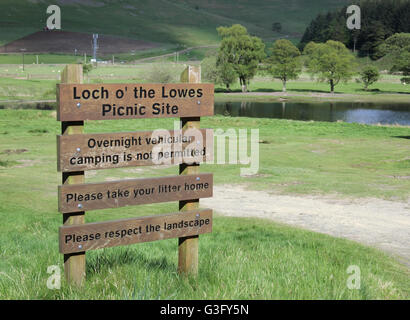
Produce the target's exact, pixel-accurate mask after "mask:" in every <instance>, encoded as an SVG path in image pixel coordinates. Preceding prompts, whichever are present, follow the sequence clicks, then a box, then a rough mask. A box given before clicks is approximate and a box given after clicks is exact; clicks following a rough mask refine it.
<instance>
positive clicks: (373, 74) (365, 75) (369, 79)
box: [360, 65, 380, 90]
mask: <svg viewBox="0 0 410 320" xmlns="http://www.w3.org/2000/svg"><path fill="white" fill-rule="evenodd" d="M379 78H380V73H379V69H377V68H376V67H375V66H371V65H368V66H365V67H364V68H363V70H362V71H361V72H360V81H361V82H362V83H363V84H364V89H365V90H367V88H368V87H369V86H371V85H372V84H374V83H376V82H377V81H378V80H379Z"/></svg>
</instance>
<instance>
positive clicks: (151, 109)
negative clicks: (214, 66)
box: [57, 83, 214, 121]
mask: <svg viewBox="0 0 410 320" xmlns="http://www.w3.org/2000/svg"><path fill="white" fill-rule="evenodd" d="M57 103H58V108H57V120H59V121H80V120H111V119H138V118H169V117H200V116H212V115H213V114H214V85H213V84H184V83H178V84H57Z"/></svg>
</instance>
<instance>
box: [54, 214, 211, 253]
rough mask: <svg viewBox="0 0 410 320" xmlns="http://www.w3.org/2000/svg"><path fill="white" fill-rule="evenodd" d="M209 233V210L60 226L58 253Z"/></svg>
mask: <svg viewBox="0 0 410 320" xmlns="http://www.w3.org/2000/svg"><path fill="white" fill-rule="evenodd" d="M210 232H212V210H210V209H203V210H194V211H187V212H184V213H172V214H167V215H159V216H151V217H142V218H132V219H121V220H115V221H106V222H95V223H87V224H84V225H73V226H62V227H60V229H59V239H60V252H61V253H75V252H83V251H88V250H94V249H100V248H107V247H114V246H121V245H129V244H134V243H140V242H148V241H156V240H163V239H170V238H178V237H182V236H184V237H185V236H192V235H198V234H204V233H210Z"/></svg>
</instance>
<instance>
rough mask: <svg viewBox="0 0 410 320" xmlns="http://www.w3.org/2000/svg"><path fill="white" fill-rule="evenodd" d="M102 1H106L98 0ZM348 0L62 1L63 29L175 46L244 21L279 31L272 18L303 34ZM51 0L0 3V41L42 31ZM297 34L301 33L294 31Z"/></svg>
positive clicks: (202, 40)
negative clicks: (321, 15)
mask: <svg viewBox="0 0 410 320" xmlns="http://www.w3.org/2000/svg"><path fill="white" fill-rule="evenodd" d="M96 2H97V4H98V3H102V2H104V1H96ZM346 3H348V1H347V0H343V1H340V0H318V1H315V2H314V3H310V4H309V5H306V3H305V2H304V1H302V0H297V1H293V2H292V5H289V3H288V2H287V1H285V0H280V1H274V0H270V1H266V0H257V1H252V2H250V1H244V0H241V1H239V2H238V1H233V0H224V1H218V2H207V3H204V2H203V1H198V0H189V1H178V2H175V1H168V0H162V1H160V2H157V1H149V0H144V1H138V2H137V1H135V0H122V1H115V2H112V1H111V2H105V5H103V6H98V5H97V6H95V5H88V4H87V2H84V3H82V4H81V5H78V4H77V5H70V4H69V3H67V2H66V3H65V4H62V3H59V6H60V8H61V12H62V28H63V30H66V31H78V32H88V33H102V34H110V35H118V36H122V37H129V38H134V39H139V40H148V41H153V42H160V43H164V44H165V43H166V44H173V45H181V44H183V45H187V46H194V45H198V44H212V43H216V42H218V41H219V39H218V35H217V32H216V28H217V27H219V26H221V25H224V26H227V25H232V24H234V23H240V24H243V25H245V26H246V27H247V28H248V29H249V32H250V33H252V34H255V35H258V36H259V37H263V38H265V39H269V38H273V37H277V36H279V34H277V33H273V32H272V31H271V26H272V23H273V22H281V23H282V25H283V33H284V34H287V35H290V38H296V39H297V38H300V37H301V35H300V34H301V33H303V32H304V30H305V28H306V26H307V25H308V24H309V22H310V21H311V19H313V18H314V17H315V16H316V15H317V14H318V13H319V12H325V11H329V10H331V9H334V8H340V7H342V6H343V5H344V4H346ZM50 4H55V3H54V2H53V1H51V0H47V1H41V2H39V3H33V1H29V0H3V1H1V3H0V12H1V14H0V21H1V23H0V45H1V44H4V43H7V42H9V41H12V40H15V39H18V38H20V37H22V36H25V35H27V34H30V33H32V32H36V31H39V30H42V28H43V27H44V26H45V25H46V20H47V17H48V15H47V14H46V8H47V6H48V5H50ZM295 33H297V34H296V35H295Z"/></svg>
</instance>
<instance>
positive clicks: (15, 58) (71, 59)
mask: <svg viewBox="0 0 410 320" xmlns="http://www.w3.org/2000/svg"><path fill="white" fill-rule="evenodd" d="M37 56H38V63H39V64H68V63H78V62H82V61H83V60H84V56H75V55H68V54H44V53H43V54H38V55H36V54H24V63H25V64H36V63H37ZM0 64H20V65H22V64H23V55H22V54H0Z"/></svg>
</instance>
